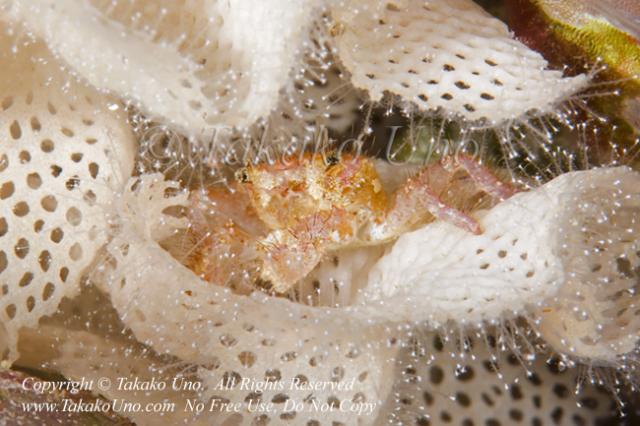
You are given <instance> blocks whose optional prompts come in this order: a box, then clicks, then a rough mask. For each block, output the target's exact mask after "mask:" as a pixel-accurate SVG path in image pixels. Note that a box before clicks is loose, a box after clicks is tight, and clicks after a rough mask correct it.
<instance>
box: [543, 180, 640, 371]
mask: <svg viewBox="0 0 640 426" xmlns="http://www.w3.org/2000/svg"><path fill="white" fill-rule="evenodd" d="M639 188H640V175H638V173H634V172H632V171H630V170H629V169H622V170H617V171H611V172H610V173H608V174H606V175H604V176H603V179H602V180H601V181H600V182H597V183H593V184H588V183H587V184H585V186H584V187H583V188H582V194H581V195H580V198H581V200H582V201H581V202H580V203H574V202H573V200H566V201H562V202H563V203H566V204H567V205H573V206H574V207H573V208H574V210H575V212H574V216H575V217H583V218H584V219H583V223H584V227H582V228H579V227H575V232H572V233H566V234H565V235H566V239H565V244H566V249H564V250H563V252H562V257H563V261H564V263H565V268H566V269H567V270H569V271H575V273H572V274H568V275H567V282H566V284H565V285H563V286H562V288H561V290H560V292H559V294H558V295H557V296H556V297H555V298H553V299H552V300H550V301H549V302H548V303H546V304H545V306H544V307H543V308H542V309H541V311H540V312H539V316H540V317H541V319H542V322H541V330H542V333H543V336H544V337H545V339H547V340H548V341H549V342H551V343H552V345H553V346H554V347H555V348H556V349H557V350H559V351H562V352H565V353H570V354H572V355H575V356H577V357H581V358H586V359H589V360H591V361H592V362H596V363H598V361H601V362H604V363H615V362H616V361H617V360H619V359H620V358H621V357H623V356H625V355H629V354H630V353H631V352H633V351H635V350H636V345H637V342H638V336H639V333H640V310H639V309H638V308H639V306H638V294H637V285H638V283H639V282H640V238H639V237H638V236H639V235H640V189H639ZM594 205H598V206H600V208H599V209H598V210H595V209H594V208H593V206H594Z"/></svg>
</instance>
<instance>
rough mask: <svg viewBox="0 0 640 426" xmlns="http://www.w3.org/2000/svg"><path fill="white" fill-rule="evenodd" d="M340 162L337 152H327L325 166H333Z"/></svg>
mask: <svg viewBox="0 0 640 426" xmlns="http://www.w3.org/2000/svg"><path fill="white" fill-rule="evenodd" d="M339 162H340V157H339V156H338V154H329V155H328V156H327V166H335V165H336V164H338V163H339Z"/></svg>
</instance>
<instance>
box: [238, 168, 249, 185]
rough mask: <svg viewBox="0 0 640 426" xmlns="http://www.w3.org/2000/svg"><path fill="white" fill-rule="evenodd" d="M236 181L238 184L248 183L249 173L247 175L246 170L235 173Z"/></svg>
mask: <svg viewBox="0 0 640 426" xmlns="http://www.w3.org/2000/svg"><path fill="white" fill-rule="evenodd" d="M236 180H237V181H238V182H240V183H247V182H249V173H247V169H240V170H238V171H237V172H236Z"/></svg>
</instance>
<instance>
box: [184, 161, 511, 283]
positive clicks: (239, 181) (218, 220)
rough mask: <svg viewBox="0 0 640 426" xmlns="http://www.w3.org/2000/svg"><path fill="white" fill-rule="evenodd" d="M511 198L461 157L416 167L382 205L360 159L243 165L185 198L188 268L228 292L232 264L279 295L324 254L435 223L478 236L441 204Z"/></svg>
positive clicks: (374, 175)
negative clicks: (191, 246) (191, 252)
mask: <svg viewBox="0 0 640 426" xmlns="http://www.w3.org/2000/svg"><path fill="white" fill-rule="evenodd" d="M515 192H516V189H515V188H514V187H513V186H511V185H509V184H507V183H504V182H502V181H500V180H499V179H498V178H497V177H495V176H494V175H493V174H492V173H491V172H490V171H489V170H488V169H487V168H485V167H484V166H482V165H481V164H479V163H478V162H476V161H475V160H474V159H473V158H471V157H469V156H467V155H456V156H447V157H444V158H442V159H440V160H439V161H438V162H437V163H434V164H431V165H427V166H424V167H423V168H422V169H421V170H419V171H418V172H417V173H416V174H415V175H414V176H413V177H410V178H408V179H407V180H406V181H405V182H404V184H402V185H401V186H400V188H399V189H397V190H396V191H395V193H394V194H393V195H391V196H389V195H387V192H386V191H385V189H384V188H383V182H382V180H381V178H380V175H379V173H378V171H377V169H376V165H375V161H374V160H373V159H370V158H367V157H364V156H355V155H350V154H345V155H341V156H338V155H336V154H331V155H328V156H326V157H325V156H322V155H319V154H310V153H308V154H305V155H303V156H299V157H296V158H293V159H289V160H287V161H282V162H278V163H274V164H258V165H254V166H248V167H245V168H243V169H241V170H238V171H237V172H236V182H235V183H234V184H232V185H231V186H230V187H229V188H228V189H222V188H219V187H214V188H211V189H209V190H205V191H198V192H195V193H194V195H193V196H192V203H193V206H194V208H193V209H192V213H191V216H192V219H193V220H192V223H193V224H194V226H193V232H194V234H195V235H197V236H198V245H199V246H200V249H199V250H197V252H198V255H197V256H195V257H194V259H195V261H194V262H193V264H192V265H191V267H192V269H194V270H195V271H196V273H198V274H200V275H201V276H202V277H203V278H204V279H206V280H208V281H212V282H218V283H229V282H231V281H234V278H237V277H236V276H235V275H236V274H237V273H238V271H239V270H240V268H238V265H239V264H242V265H245V266H247V265H252V267H251V268H244V269H242V270H244V271H246V270H253V271H254V273H255V274H257V276H256V277H255V278H256V279H257V280H259V281H261V282H263V283H268V284H269V287H270V288H272V289H273V290H274V291H275V292H276V293H284V292H286V291H288V290H289V289H290V288H292V286H293V285H294V284H295V283H297V282H299V281H300V280H301V279H303V278H304V277H305V276H307V275H308V274H309V273H310V272H311V271H312V270H313V269H314V268H315V267H316V265H317V264H318V263H320V262H321V261H322V259H323V258H324V257H325V256H326V255H327V254H328V253H330V252H332V251H335V250H338V249H342V248H347V247H357V246H366V245H377V244H383V243H387V242H389V241H393V240H394V239H396V238H398V237H399V236H400V235H402V234H403V233H405V232H407V231H410V230H413V229H415V228H417V227H418V226H420V225H422V224H425V223H427V222H429V221H433V220H435V219H439V220H444V221H447V222H450V223H452V224H454V225H455V226H457V227H460V228H463V229H465V230H467V231H468V232H471V233H474V234H479V233H481V232H482V229H481V227H480V225H479V223H478V222H477V221H476V220H475V219H474V218H473V217H472V216H470V215H469V214H468V213H466V212H464V211H463V210H461V209H460V208H458V207H456V206H453V205H451V204H452V203H453V202H455V197H456V196H457V197H458V198H459V199H460V198H462V199H464V200H466V201H468V200H469V199H471V198H474V197H475V198H477V197H478V193H481V194H482V195H489V196H490V197H491V198H492V202H494V203H495V202H499V201H501V200H504V199H506V198H509V197H510V196H511V195H513V194H514V193H515ZM452 194H453V196H452ZM461 194H463V195H461ZM452 200H453V201H452ZM207 203H210V205H207ZM458 204H461V203H460V202H458ZM208 207H211V208H210V209H209V208H208ZM250 275H251V274H250ZM242 278H247V277H242ZM236 281H237V280H236ZM241 281H242V280H241Z"/></svg>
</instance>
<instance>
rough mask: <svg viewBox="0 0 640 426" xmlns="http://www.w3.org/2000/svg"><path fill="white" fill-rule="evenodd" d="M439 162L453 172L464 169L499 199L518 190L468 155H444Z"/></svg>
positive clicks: (480, 185)
mask: <svg viewBox="0 0 640 426" xmlns="http://www.w3.org/2000/svg"><path fill="white" fill-rule="evenodd" d="M441 164H442V167H444V168H445V169H446V170H447V171H449V172H455V171H456V170H457V169H458V168H462V169H464V170H465V171H466V172H467V173H468V174H469V176H470V177H471V179H472V180H473V181H474V182H475V183H476V184H477V185H478V186H479V187H480V188H481V189H482V190H483V191H485V192H486V193H487V194H489V195H491V196H492V197H495V198H498V199H499V200H501V201H503V200H506V199H507V198H510V197H511V196H512V195H514V194H515V193H517V192H518V190H517V189H516V188H515V187H514V186H512V185H509V184H508V183H505V182H502V181H501V180H499V179H498V178H497V177H495V176H494V175H493V173H491V171H489V169H487V168H486V167H484V166H483V165H482V164H480V163H479V162H478V161H476V160H474V159H473V157H471V156H470V155H467V154H456V155H454V156H453V155H452V156H449V157H445V158H443V159H442V160H441Z"/></svg>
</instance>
